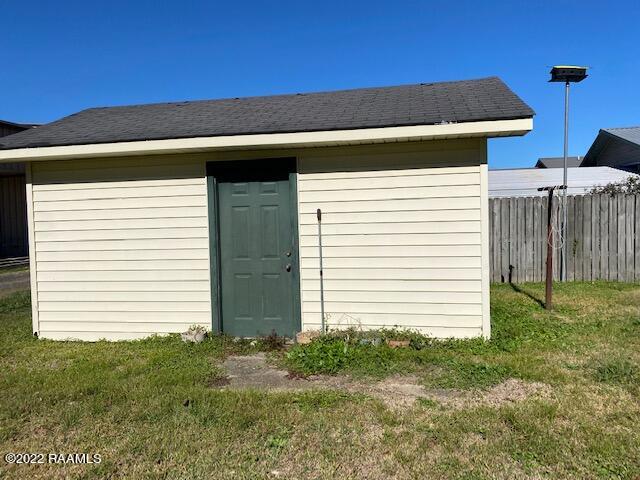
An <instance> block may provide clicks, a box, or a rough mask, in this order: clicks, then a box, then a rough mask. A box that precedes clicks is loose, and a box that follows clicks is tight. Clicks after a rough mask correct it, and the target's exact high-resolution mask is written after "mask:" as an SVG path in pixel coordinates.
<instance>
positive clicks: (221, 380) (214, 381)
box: [208, 376, 231, 388]
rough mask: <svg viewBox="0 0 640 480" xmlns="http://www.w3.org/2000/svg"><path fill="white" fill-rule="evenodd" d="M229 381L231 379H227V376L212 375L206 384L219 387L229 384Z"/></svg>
mask: <svg viewBox="0 0 640 480" xmlns="http://www.w3.org/2000/svg"><path fill="white" fill-rule="evenodd" d="M230 383H231V380H230V379H229V377H224V376H222V377H213V378H211V379H210V380H209V382H208V385H209V386H210V387H212V388H219V387H224V386H226V385H229V384H230Z"/></svg>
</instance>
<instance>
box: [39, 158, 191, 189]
mask: <svg viewBox="0 0 640 480" xmlns="http://www.w3.org/2000/svg"><path fill="white" fill-rule="evenodd" d="M112 162H113V159H109V164H110V165H111V166H109V167H104V166H103V167H102V168H92V169H88V168H87V167H86V166H84V165H82V161H78V162H74V163H76V166H75V168H76V169H75V170H73V168H72V169H71V170H65V171H62V170H59V171H43V170H42V166H38V167H37V168H36V169H35V171H34V175H35V176H36V178H37V181H38V183H39V184H54V183H61V184H68V183H78V182H80V183H83V182H100V181H102V180H106V181H110V182H114V181H129V180H136V181H137V180H164V179H167V178H170V179H179V178H198V177H200V178H202V177H203V176H204V162H203V165H196V164H191V165H190V164H182V165H176V164H173V165H165V166H158V165H143V166H135V167H117V166H115V164H114V163H112ZM46 163H51V162H46Z"/></svg>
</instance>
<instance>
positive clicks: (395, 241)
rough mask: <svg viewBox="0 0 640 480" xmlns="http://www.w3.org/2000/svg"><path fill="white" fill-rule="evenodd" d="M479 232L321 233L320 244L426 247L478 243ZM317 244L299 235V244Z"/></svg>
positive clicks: (315, 241) (308, 245) (311, 237)
mask: <svg viewBox="0 0 640 480" xmlns="http://www.w3.org/2000/svg"><path fill="white" fill-rule="evenodd" d="M479 242H480V233H455V234H454V233H424V234H418V233H413V234H411V233H407V234H402V233H398V234H386V235H383V234H380V235H325V234H324V233H323V234H322V246H323V247H324V246H325V245H326V246H327V247H341V246H345V247H346V246H348V247H353V246H358V245H363V246H377V245H393V246H396V247H397V248H401V247H402V246H409V245H416V246H422V247H424V248H428V247H429V246H431V245H446V246H453V245H478V244H479ZM316 245H318V239H317V238H316V237H315V236H301V237H300V246H301V247H310V246H316Z"/></svg>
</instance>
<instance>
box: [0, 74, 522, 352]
mask: <svg viewBox="0 0 640 480" xmlns="http://www.w3.org/2000/svg"><path fill="white" fill-rule="evenodd" d="M532 117H533V111H532V110H531V109H530V108H529V107H528V106H527V105H526V104H525V103H524V102H523V101H522V100H520V98H518V97H517V96H516V95H515V94H514V93H513V92H512V91H511V90H510V89H509V88H508V87H507V86H506V85H505V84H504V83H503V82H502V81H501V80H500V79H498V78H495V77H491V78H485V79H479V80H468V81H457V82H445V83H423V84H418V85H404V86H396V87H384V88H365V89H355V90H344V91H334V92H324V93H310V94H295V95H278V96H268V97H252V98H231V99H224V100H211V101H192V102H176V103H163V104H154V105H137V106H125V107H111V108H94V109H89V110H85V111H82V112H79V113H77V114H75V115H71V116H69V117H66V118H63V119H61V120H58V121H56V122H53V123H50V124H48V125H44V126H42V127H39V128H38V129H34V130H32V131H27V132H23V133H19V134H17V135H13V136H11V137H7V138H5V139H0V143H1V144H2V145H0V149H1V150H0V162H16V161H24V162H27V205H28V219H29V241H30V251H31V256H30V261H31V271H32V300H33V301H32V303H33V331H34V333H36V334H38V335H39V336H40V337H41V338H50V339H69V338H74V339H83V340H98V339H102V338H105V339H109V340H122V339H135V338H142V337H145V336H148V335H152V334H163V333H170V332H180V331H184V330H185V329H186V328H188V327H189V326H190V325H193V324H199V325H203V326H205V327H207V328H209V329H212V330H213V331H221V332H225V333H227V334H230V335H234V336H247V337H252V336H257V335H265V334H269V333H271V332H272V331H274V330H275V331H276V332H277V333H278V334H280V335H287V336H292V335H294V334H295V333H296V332H298V331H301V330H313V329H318V328H319V326H320V323H321V318H320V311H321V305H320V280H319V269H318V266H319V265H318V263H319V262H318V260H319V259H318V235H317V233H318V227H317V220H316V210H317V209H318V208H320V209H322V212H323V239H322V240H323V246H324V250H323V253H324V267H325V271H324V273H325V275H324V278H325V280H324V289H325V312H326V320H327V323H328V325H329V328H340V327H345V326H354V327H357V328H363V329H366V328H379V327H399V328H411V329H416V330H419V331H421V332H423V333H426V334H429V335H432V336H434V337H475V336H484V337H488V336H489V335H490V321H489V258H488V251H489V239H488V212H487V210H488V195H487V192H488V191H487V138H489V137H501V136H514V135H523V134H525V133H527V132H528V131H530V130H531V128H532Z"/></svg>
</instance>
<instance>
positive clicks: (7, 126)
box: [0, 120, 37, 137]
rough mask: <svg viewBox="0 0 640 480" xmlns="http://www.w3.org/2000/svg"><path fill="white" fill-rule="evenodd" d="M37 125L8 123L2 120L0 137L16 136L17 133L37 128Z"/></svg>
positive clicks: (0, 121) (0, 122)
mask: <svg viewBox="0 0 640 480" xmlns="http://www.w3.org/2000/svg"><path fill="white" fill-rule="evenodd" d="M36 126H37V125H35V124H32V123H15V122H8V121H6V120H0V137H6V136H8V135H15V134H16V133H19V132H22V131H24V130H28V129H30V128H33V127H36Z"/></svg>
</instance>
